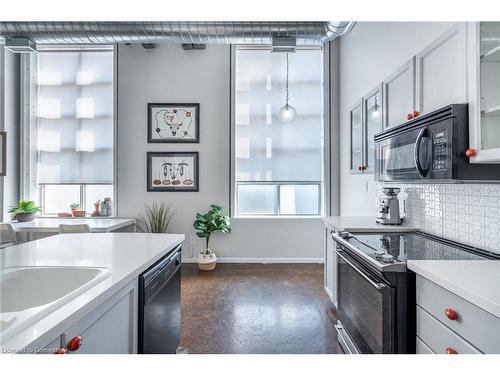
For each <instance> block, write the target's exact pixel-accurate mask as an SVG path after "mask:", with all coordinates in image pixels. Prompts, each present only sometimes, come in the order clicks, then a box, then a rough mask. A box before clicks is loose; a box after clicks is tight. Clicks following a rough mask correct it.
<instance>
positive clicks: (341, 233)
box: [338, 231, 349, 239]
mask: <svg viewBox="0 0 500 375" xmlns="http://www.w3.org/2000/svg"><path fill="white" fill-rule="evenodd" d="M338 234H339V236H340V238H344V239H345V238H349V232H346V231H338Z"/></svg>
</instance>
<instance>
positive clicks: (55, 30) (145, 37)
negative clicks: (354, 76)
mask: <svg viewBox="0 0 500 375" xmlns="http://www.w3.org/2000/svg"><path fill="white" fill-rule="evenodd" d="M353 24H354V22H0V36H1V37H3V38H5V39H9V38H28V39H30V40H31V41H33V42H35V43H36V44H39V45H43V44H114V43H162V42H172V43H192V44H268V45H270V44H271V43H272V38H273V36H275V37H276V36H292V37H295V38H297V44H298V45H310V44H322V43H326V42H328V41H330V40H333V39H335V38H336V37H339V36H341V35H343V34H345V33H347V32H349V31H350V29H351V28H352V26H353Z"/></svg>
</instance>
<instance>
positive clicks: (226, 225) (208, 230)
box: [193, 204, 231, 271]
mask: <svg viewBox="0 0 500 375" xmlns="http://www.w3.org/2000/svg"><path fill="white" fill-rule="evenodd" d="M230 225H231V223H230V222H229V217H228V216H226V215H224V213H223V212H222V208H221V207H219V206H216V205H214V204H212V205H211V206H210V211H208V212H207V213H206V214H200V213H197V214H196V220H195V221H194V223H193V226H194V228H195V229H197V230H198V232H197V233H196V235H197V236H198V237H200V238H204V239H205V241H206V248H205V250H202V251H200V253H199V254H198V268H199V269H200V271H212V270H213V269H214V268H215V266H216V264H217V256H216V255H215V253H214V252H213V251H212V250H210V248H209V247H208V243H209V241H210V237H211V236H212V234H214V233H215V232H221V233H231V228H230Z"/></svg>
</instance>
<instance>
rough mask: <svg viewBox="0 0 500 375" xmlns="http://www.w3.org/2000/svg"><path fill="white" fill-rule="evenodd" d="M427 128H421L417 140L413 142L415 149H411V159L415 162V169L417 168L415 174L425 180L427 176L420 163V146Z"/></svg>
mask: <svg viewBox="0 0 500 375" xmlns="http://www.w3.org/2000/svg"><path fill="white" fill-rule="evenodd" d="M426 133H427V128H423V129H422V130H420V132H419V133H418V135H417V139H416V140H415V148H414V149H413V159H414V160H415V167H416V168H417V172H418V174H419V175H420V177H422V178H425V176H426V175H427V170H425V169H423V168H422V164H421V163H420V144H421V143H422V138H424V137H425V136H426Z"/></svg>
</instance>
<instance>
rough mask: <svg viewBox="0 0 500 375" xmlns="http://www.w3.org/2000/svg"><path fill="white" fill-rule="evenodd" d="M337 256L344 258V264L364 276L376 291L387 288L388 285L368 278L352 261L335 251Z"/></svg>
mask: <svg viewBox="0 0 500 375" xmlns="http://www.w3.org/2000/svg"><path fill="white" fill-rule="evenodd" d="M334 251H335V252H336V253H337V255H338V256H339V257H340V258H342V260H343V261H344V262H346V263H347V264H348V265H349V266H350V267H351V268H352V269H353V270H354V271H356V272H357V273H359V275H360V276H362V277H363V278H364V279H365V280H366V281H368V282H369V283H370V284H371V285H372V286H373V287H374V288H375V289H377V290H382V289H385V288H387V285H385V284H383V283H377V282H376V281H373V280H372V279H371V278H370V277H368V276H367V275H366V274H365V273H364V272H363V271H361V270H360V269H359V268H358V267H356V266H355V265H354V264H352V262H351V261H349V260H347V259H346V258H345V257H344V256H343V255H342V254H341V253H340V251H338V250H334Z"/></svg>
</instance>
